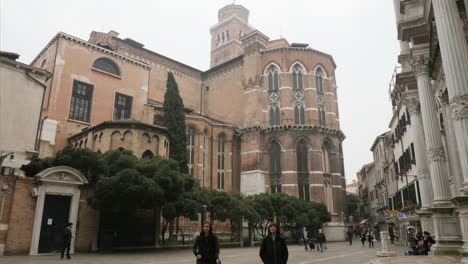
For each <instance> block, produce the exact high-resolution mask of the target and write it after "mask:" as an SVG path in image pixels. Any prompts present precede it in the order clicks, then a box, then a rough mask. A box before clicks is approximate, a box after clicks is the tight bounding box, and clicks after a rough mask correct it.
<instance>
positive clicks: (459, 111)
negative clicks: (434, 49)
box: [432, 0, 468, 194]
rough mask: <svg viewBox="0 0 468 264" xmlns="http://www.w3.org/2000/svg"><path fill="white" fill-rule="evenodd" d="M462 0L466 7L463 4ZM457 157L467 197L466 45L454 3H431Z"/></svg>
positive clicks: (444, 0)
mask: <svg viewBox="0 0 468 264" xmlns="http://www.w3.org/2000/svg"><path fill="white" fill-rule="evenodd" d="M466 2H467V1H466V0H465V4H466ZM432 5H433V8H434V16H435V20H436V25H437V35H438V39H439V44H440V52H441V58H442V64H443V67H444V72H445V77H446V82H447V89H448V93H449V101H450V107H451V109H452V116H453V126H454V129H455V136H456V140H457V147H458V154H459V156H460V164H461V168H462V172H463V178H464V191H465V193H466V194H468V133H467V131H468V46H467V44H466V39H465V34H464V31H463V23H462V20H461V18H460V13H459V10H458V8H457V5H456V1H454V0H432Z"/></svg>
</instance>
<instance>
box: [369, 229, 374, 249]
mask: <svg viewBox="0 0 468 264" xmlns="http://www.w3.org/2000/svg"><path fill="white" fill-rule="evenodd" d="M374 239H375V233H374V230H373V229H371V228H370V229H369V231H367V241H368V242H369V247H374Z"/></svg>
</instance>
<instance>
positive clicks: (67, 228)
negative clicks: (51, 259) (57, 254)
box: [61, 223, 73, 259]
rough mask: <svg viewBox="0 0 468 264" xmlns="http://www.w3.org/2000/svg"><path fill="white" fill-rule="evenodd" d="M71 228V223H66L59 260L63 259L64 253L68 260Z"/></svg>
mask: <svg viewBox="0 0 468 264" xmlns="http://www.w3.org/2000/svg"><path fill="white" fill-rule="evenodd" d="M72 228H73V223H68V224H67V225H66V226H65V232H64V233H63V245H62V254H61V259H63V256H64V255H65V251H66V252H67V259H70V245H71V240H72V237H73V235H72Z"/></svg>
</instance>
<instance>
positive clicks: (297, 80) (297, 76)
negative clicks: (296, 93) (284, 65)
mask: <svg viewBox="0 0 468 264" xmlns="http://www.w3.org/2000/svg"><path fill="white" fill-rule="evenodd" d="M292 77H293V89H298V90H302V89H303V87H304V86H303V83H302V71H301V66H299V64H296V65H295V66H294V68H293V74H292Z"/></svg>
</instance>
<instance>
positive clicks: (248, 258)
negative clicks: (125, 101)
mask: <svg viewBox="0 0 468 264" xmlns="http://www.w3.org/2000/svg"><path fill="white" fill-rule="evenodd" d="M379 246H380V244H379V243H376V245H375V247H374V248H368V247H367V245H366V247H362V246H361V244H360V243H359V241H358V240H354V243H353V246H349V244H348V243H347V242H336V243H328V250H327V251H325V252H324V253H320V252H315V251H312V252H307V251H305V250H304V247H303V246H299V245H297V244H296V245H289V246H288V249H289V261H288V264H308V263H334V264H340V263H343V264H345V263H346V264H350V263H368V262H369V260H371V259H372V258H375V254H376V252H377V250H379ZM392 249H394V250H396V251H397V253H398V255H399V256H402V255H403V252H404V248H403V247H393V248H392ZM258 250H259V247H253V248H226V249H221V260H222V263H223V264H260V263H261V261H260V258H259V256H258ZM59 258H60V257H59V255H56V254H54V255H42V256H6V257H0V263H2V264H3V263H5V264H46V263H47V264H48V263H70V264H91V263H92V264H127V263H131V264H179V263H180V264H184V263H195V258H194V256H193V254H192V252H191V250H190V249H177V250H176V249H174V250H164V251H158V252H129V253H108V254H100V253H91V254H86V253H78V254H75V255H72V259H71V260H63V261H60V259H59ZM428 263H429V262H428Z"/></svg>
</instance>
